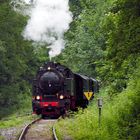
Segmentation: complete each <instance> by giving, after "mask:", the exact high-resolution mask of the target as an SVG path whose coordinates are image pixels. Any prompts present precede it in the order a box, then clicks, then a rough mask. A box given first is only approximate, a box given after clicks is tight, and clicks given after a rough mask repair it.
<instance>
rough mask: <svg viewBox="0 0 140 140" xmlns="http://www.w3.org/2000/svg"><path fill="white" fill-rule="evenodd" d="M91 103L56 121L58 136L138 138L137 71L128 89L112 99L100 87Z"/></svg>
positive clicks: (139, 88) (139, 95)
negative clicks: (99, 99)
mask: <svg viewBox="0 0 140 140" xmlns="http://www.w3.org/2000/svg"><path fill="white" fill-rule="evenodd" d="M98 97H102V98H103V101H104V105H103V108H102V116H101V125H100V127H99V123H98V107H97V98H98ZM98 97H96V98H95V99H94V101H93V102H92V103H91V105H90V106H89V107H88V108H87V109H85V110H82V109H81V110H79V112H78V113H75V115H74V117H71V118H67V119H65V120H60V121H59V122H58V123H57V124H56V130H57V134H58V136H59V139H64V136H65V135H70V137H71V138H72V139H74V140H120V139H121V140H126V139H129V140H139V139H140V135H139V134H140V103H139V102H140V71H139V70H138V71H136V74H135V76H134V77H133V78H131V80H130V82H129V84H128V87H127V89H125V90H123V92H121V93H120V94H118V95H117V96H116V97H114V98H113V99H110V97H109V95H108V93H107V90H102V91H101V92H100V94H99V95H98Z"/></svg>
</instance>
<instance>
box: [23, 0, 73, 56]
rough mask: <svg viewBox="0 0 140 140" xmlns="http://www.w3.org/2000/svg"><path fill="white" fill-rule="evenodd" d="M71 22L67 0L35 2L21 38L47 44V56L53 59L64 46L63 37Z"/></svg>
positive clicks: (37, 0)
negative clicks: (48, 50) (48, 49)
mask: <svg viewBox="0 0 140 140" xmlns="http://www.w3.org/2000/svg"><path fill="white" fill-rule="evenodd" d="M71 21H72V13H71V12H70V11H69V0H36V1H34V6H33V8H32V9H31V15H30V19H29V21H28V24H27V26H26V27H25V30H24V32H23V36H24V38H25V39H27V40H33V41H35V42H45V43H48V44H49V45H50V46H49V48H50V49H51V50H50V52H49V55H50V57H54V56H56V55H58V54H60V52H61V50H62V49H63V48H64V46H65V42H64V39H63V35H64V33H65V32H66V31H67V30H68V29H69V24H70V22H71Z"/></svg>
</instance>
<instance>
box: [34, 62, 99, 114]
mask: <svg viewBox="0 0 140 140" xmlns="http://www.w3.org/2000/svg"><path fill="white" fill-rule="evenodd" d="M97 91H98V82H97V80H95V79H93V78H89V77H87V76H84V75H80V74H77V73H73V72H72V71H71V70H70V69H69V68H67V67H65V66H63V65H61V64H59V63H54V62H46V63H45V64H44V66H43V67H40V69H39V70H38V72H37V75H36V78H35V79H34V82H33V99H32V105H33V112H34V113H36V114H38V115H39V114H41V115H43V116H44V115H46V116H60V115H61V114H64V113H65V112H66V111H67V110H76V108H77V107H83V108H85V107H86V106H87V105H88V102H89V101H88V96H89V97H90V98H91V99H92V98H94V93H96V92H97ZM88 94H89V95H88Z"/></svg>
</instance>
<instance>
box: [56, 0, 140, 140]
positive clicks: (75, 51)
mask: <svg viewBox="0 0 140 140" xmlns="http://www.w3.org/2000/svg"><path fill="white" fill-rule="evenodd" d="M73 4H74V3H73ZM78 4H80V13H79V9H77V11H75V10H76V9H74V13H76V12H77V13H78V14H77V15H76V17H75V18H74V21H73V23H72V24H71V28H70V30H69V31H68V33H66V35H65V38H66V40H67V41H66V49H65V50H64V51H63V52H62V54H61V55H60V56H58V57H57V58H55V59H56V60H57V61H60V62H61V63H64V64H67V66H69V67H70V68H72V70H73V71H76V72H80V73H84V74H87V75H91V76H92V77H96V78H97V79H99V80H101V86H102V87H106V91H105V92H103V94H105V95H104V97H103V98H104V101H105V105H104V108H103V115H102V126H101V128H99V127H98V111H97V107H96V105H95V104H93V105H91V107H89V108H88V109H87V110H85V111H83V112H79V113H78V114H77V115H76V117H75V118H74V119H73V118H72V119H68V120H66V121H60V122H59V123H58V125H57V126H56V127H57V128H58V129H57V131H58V133H59V136H60V137H61V138H62V139H63V135H65V134H68V135H71V136H72V138H73V139H101V140H102V139H103V140H104V139H107V140H108V139H113V140H114V139H116V140H118V139H124V140H125V139H130V140H131V139H136V140H137V139H140V137H139V133H140V122H139V120H140V112H139V110H140V105H139V102H140V96H139V93H140V91H139V89H140V84H139V83H140V78H139V77H140V71H139V68H140V67H139V65H140V63H139V61H140V58H139V55H140V48H139V46H140V44H139V43H140V34H139V33H140V10H139V6H140V2H139V0H134V1H131V0H106V1H105V0H87V1H85V0H80V1H79V3H78ZM60 128H61V129H60ZM59 129H60V130H59ZM63 130H65V131H64V133H63ZM61 133H62V134H61Z"/></svg>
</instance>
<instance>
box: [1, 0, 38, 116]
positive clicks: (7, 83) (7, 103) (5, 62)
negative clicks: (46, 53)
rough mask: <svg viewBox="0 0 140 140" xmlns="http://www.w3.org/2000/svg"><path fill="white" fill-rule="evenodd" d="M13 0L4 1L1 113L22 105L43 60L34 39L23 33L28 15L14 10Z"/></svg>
mask: <svg viewBox="0 0 140 140" xmlns="http://www.w3.org/2000/svg"><path fill="white" fill-rule="evenodd" d="M9 2H10V1H2V2H1V4H0V100H1V102H0V117H2V116H4V115H7V114H10V113H12V111H15V110H17V109H19V107H21V106H22V102H23V101H22V100H23V96H24V95H23V94H28V95H29V94H30V86H29V83H31V81H32V78H33V75H34V74H35V71H36V69H37V65H38V63H39V62H38V58H37V57H36V56H35V54H34V48H33V46H32V44H31V42H29V41H25V40H24V39H23V37H22V31H23V28H24V26H25V25H26V20H27V18H26V17H23V16H22V15H20V14H19V13H16V12H15V11H13V9H12V7H11V6H10V4H9ZM28 98H29V97H28Z"/></svg>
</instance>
